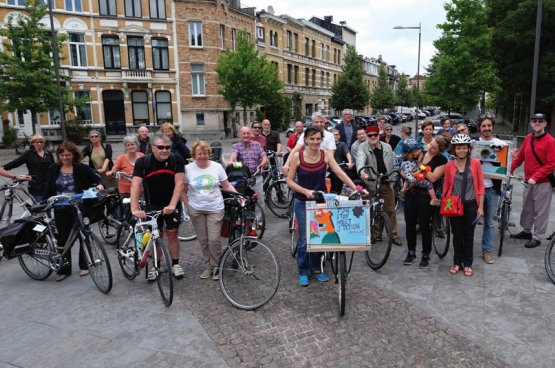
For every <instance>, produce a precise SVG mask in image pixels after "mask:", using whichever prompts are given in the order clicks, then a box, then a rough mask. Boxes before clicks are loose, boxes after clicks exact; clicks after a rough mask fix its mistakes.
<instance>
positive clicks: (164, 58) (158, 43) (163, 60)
mask: <svg viewBox="0 0 555 368" xmlns="http://www.w3.org/2000/svg"><path fill="white" fill-rule="evenodd" d="M152 68H153V69H154V70H169V69H170V53H169V50H168V39H167V38H153V39H152Z"/></svg>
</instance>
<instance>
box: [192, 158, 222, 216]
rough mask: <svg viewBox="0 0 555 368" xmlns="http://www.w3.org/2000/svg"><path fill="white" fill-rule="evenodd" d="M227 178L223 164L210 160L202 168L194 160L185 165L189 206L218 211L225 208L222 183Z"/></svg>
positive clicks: (196, 208) (199, 209)
mask: <svg viewBox="0 0 555 368" xmlns="http://www.w3.org/2000/svg"><path fill="white" fill-rule="evenodd" d="M224 180H227V175H226V173H225V171H224V168H223V167H222V165H220V164H218V163H216V162H210V165H209V166H208V167H207V168H206V169H201V168H200V167H198V166H197V164H196V163H195V162H194V161H193V162H191V163H190V164H189V165H187V166H185V183H187V184H189V187H188V188H187V197H188V198H189V206H191V207H193V208H194V209H195V210H197V211H217V210H221V209H223V208H224V200H223V197H222V192H221V191H220V183H221V182H222V181H224Z"/></svg>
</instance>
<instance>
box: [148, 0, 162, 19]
mask: <svg viewBox="0 0 555 368" xmlns="http://www.w3.org/2000/svg"><path fill="white" fill-rule="evenodd" d="M150 18H151V19H166V1H165V0H150Z"/></svg>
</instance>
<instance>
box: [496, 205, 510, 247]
mask: <svg viewBox="0 0 555 368" xmlns="http://www.w3.org/2000/svg"><path fill="white" fill-rule="evenodd" d="M508 207H509V205H508V203H507V202H505V203H503V206H501V217H500V218H499V253H498V254H497V256H498V257H501V253H503V242H504V240H505V232H506V231H507V230H508V228H507V224H508V223H509V208H508Z"/></svg>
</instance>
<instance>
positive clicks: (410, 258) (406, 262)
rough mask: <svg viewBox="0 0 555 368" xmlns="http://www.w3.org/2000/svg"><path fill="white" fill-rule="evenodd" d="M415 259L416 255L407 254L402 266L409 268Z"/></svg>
mask: <svg viewBox="0 0 555 368" xmlns="http://www.w3.org/2000/svg"><path fill="white" fill-rule="evenodd" d="M415 259H416V254H414V253H410V252H409V254H407V258H405V260H404V261H403V264H404V265H405V266H410V265H411V264H412V262H414V260H415Z"/></svg>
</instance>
